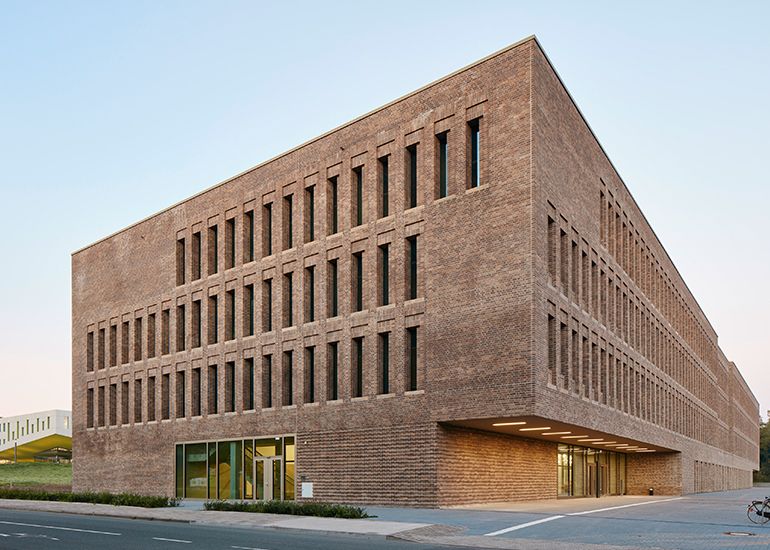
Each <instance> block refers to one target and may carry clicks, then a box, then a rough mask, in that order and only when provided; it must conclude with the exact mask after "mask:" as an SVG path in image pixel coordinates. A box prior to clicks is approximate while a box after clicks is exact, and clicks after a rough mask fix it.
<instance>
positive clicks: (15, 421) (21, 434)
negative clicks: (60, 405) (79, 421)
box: [0, 410, 72, 463]
mask: <svg viewBox="0 0 770 550" xmlns="http://www.w3.org/2000/svg"><path fill="white" fill-rule="evenodd" d="M71 459H72V413H71V412H70V411H62V410H51V411H43V412H37V413H31V414H23V415H20V416H6V417H0V463H3V462H14V461H16V462H47V461H55V462H58V461H61V460H71Z"/></svg>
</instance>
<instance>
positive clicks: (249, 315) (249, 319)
mask: <svg viewBox="0 0 770 550" xmlns="http://www.w3.org/2000/svg"><path fill="white" fill-rule="evenodd" d="M243 334H244V336H253V335H254V285H253V284H251V285H246V286H244V287H243Z"/></svg>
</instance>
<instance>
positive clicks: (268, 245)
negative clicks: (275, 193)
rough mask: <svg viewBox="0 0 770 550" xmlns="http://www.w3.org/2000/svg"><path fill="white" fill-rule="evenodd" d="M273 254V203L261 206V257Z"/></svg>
mask: <svg viewBox="0 0 770 550" xmlns="http://www.w3.org/2000/svg"><path fill="white" fill-rule="evenodd" d="M272 253H273V203H271V202H269V203H267V204H265V205H263V206H262V256H270V255H271V254H272Z"/></svg>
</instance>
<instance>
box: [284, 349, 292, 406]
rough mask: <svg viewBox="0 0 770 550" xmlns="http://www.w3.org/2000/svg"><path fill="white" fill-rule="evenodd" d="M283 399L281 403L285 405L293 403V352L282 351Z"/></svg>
mask: <svg viewBox="0 0 770 550" xmlns="http://www.w3.org/2000/svg"><path fill="white" fill-rule="evenodd" d="M282 385H283V399H282V400H281V405H282V406H284V407H286V406H289V405H293V404H294V353H293V352H291V351H285V352H283V384H282Z"/></svg>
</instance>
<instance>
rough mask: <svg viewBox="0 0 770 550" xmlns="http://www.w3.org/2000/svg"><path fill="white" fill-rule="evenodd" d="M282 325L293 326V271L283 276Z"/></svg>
mask: <svg viewBox="0 0 770 550" xmlns="http://www.w3.org/2000/svg"><path fill="white" fill-rule="evenodd" d="M283 326H284V327H291V326H294V273H286V274H284V276H283Z"/></svg>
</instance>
